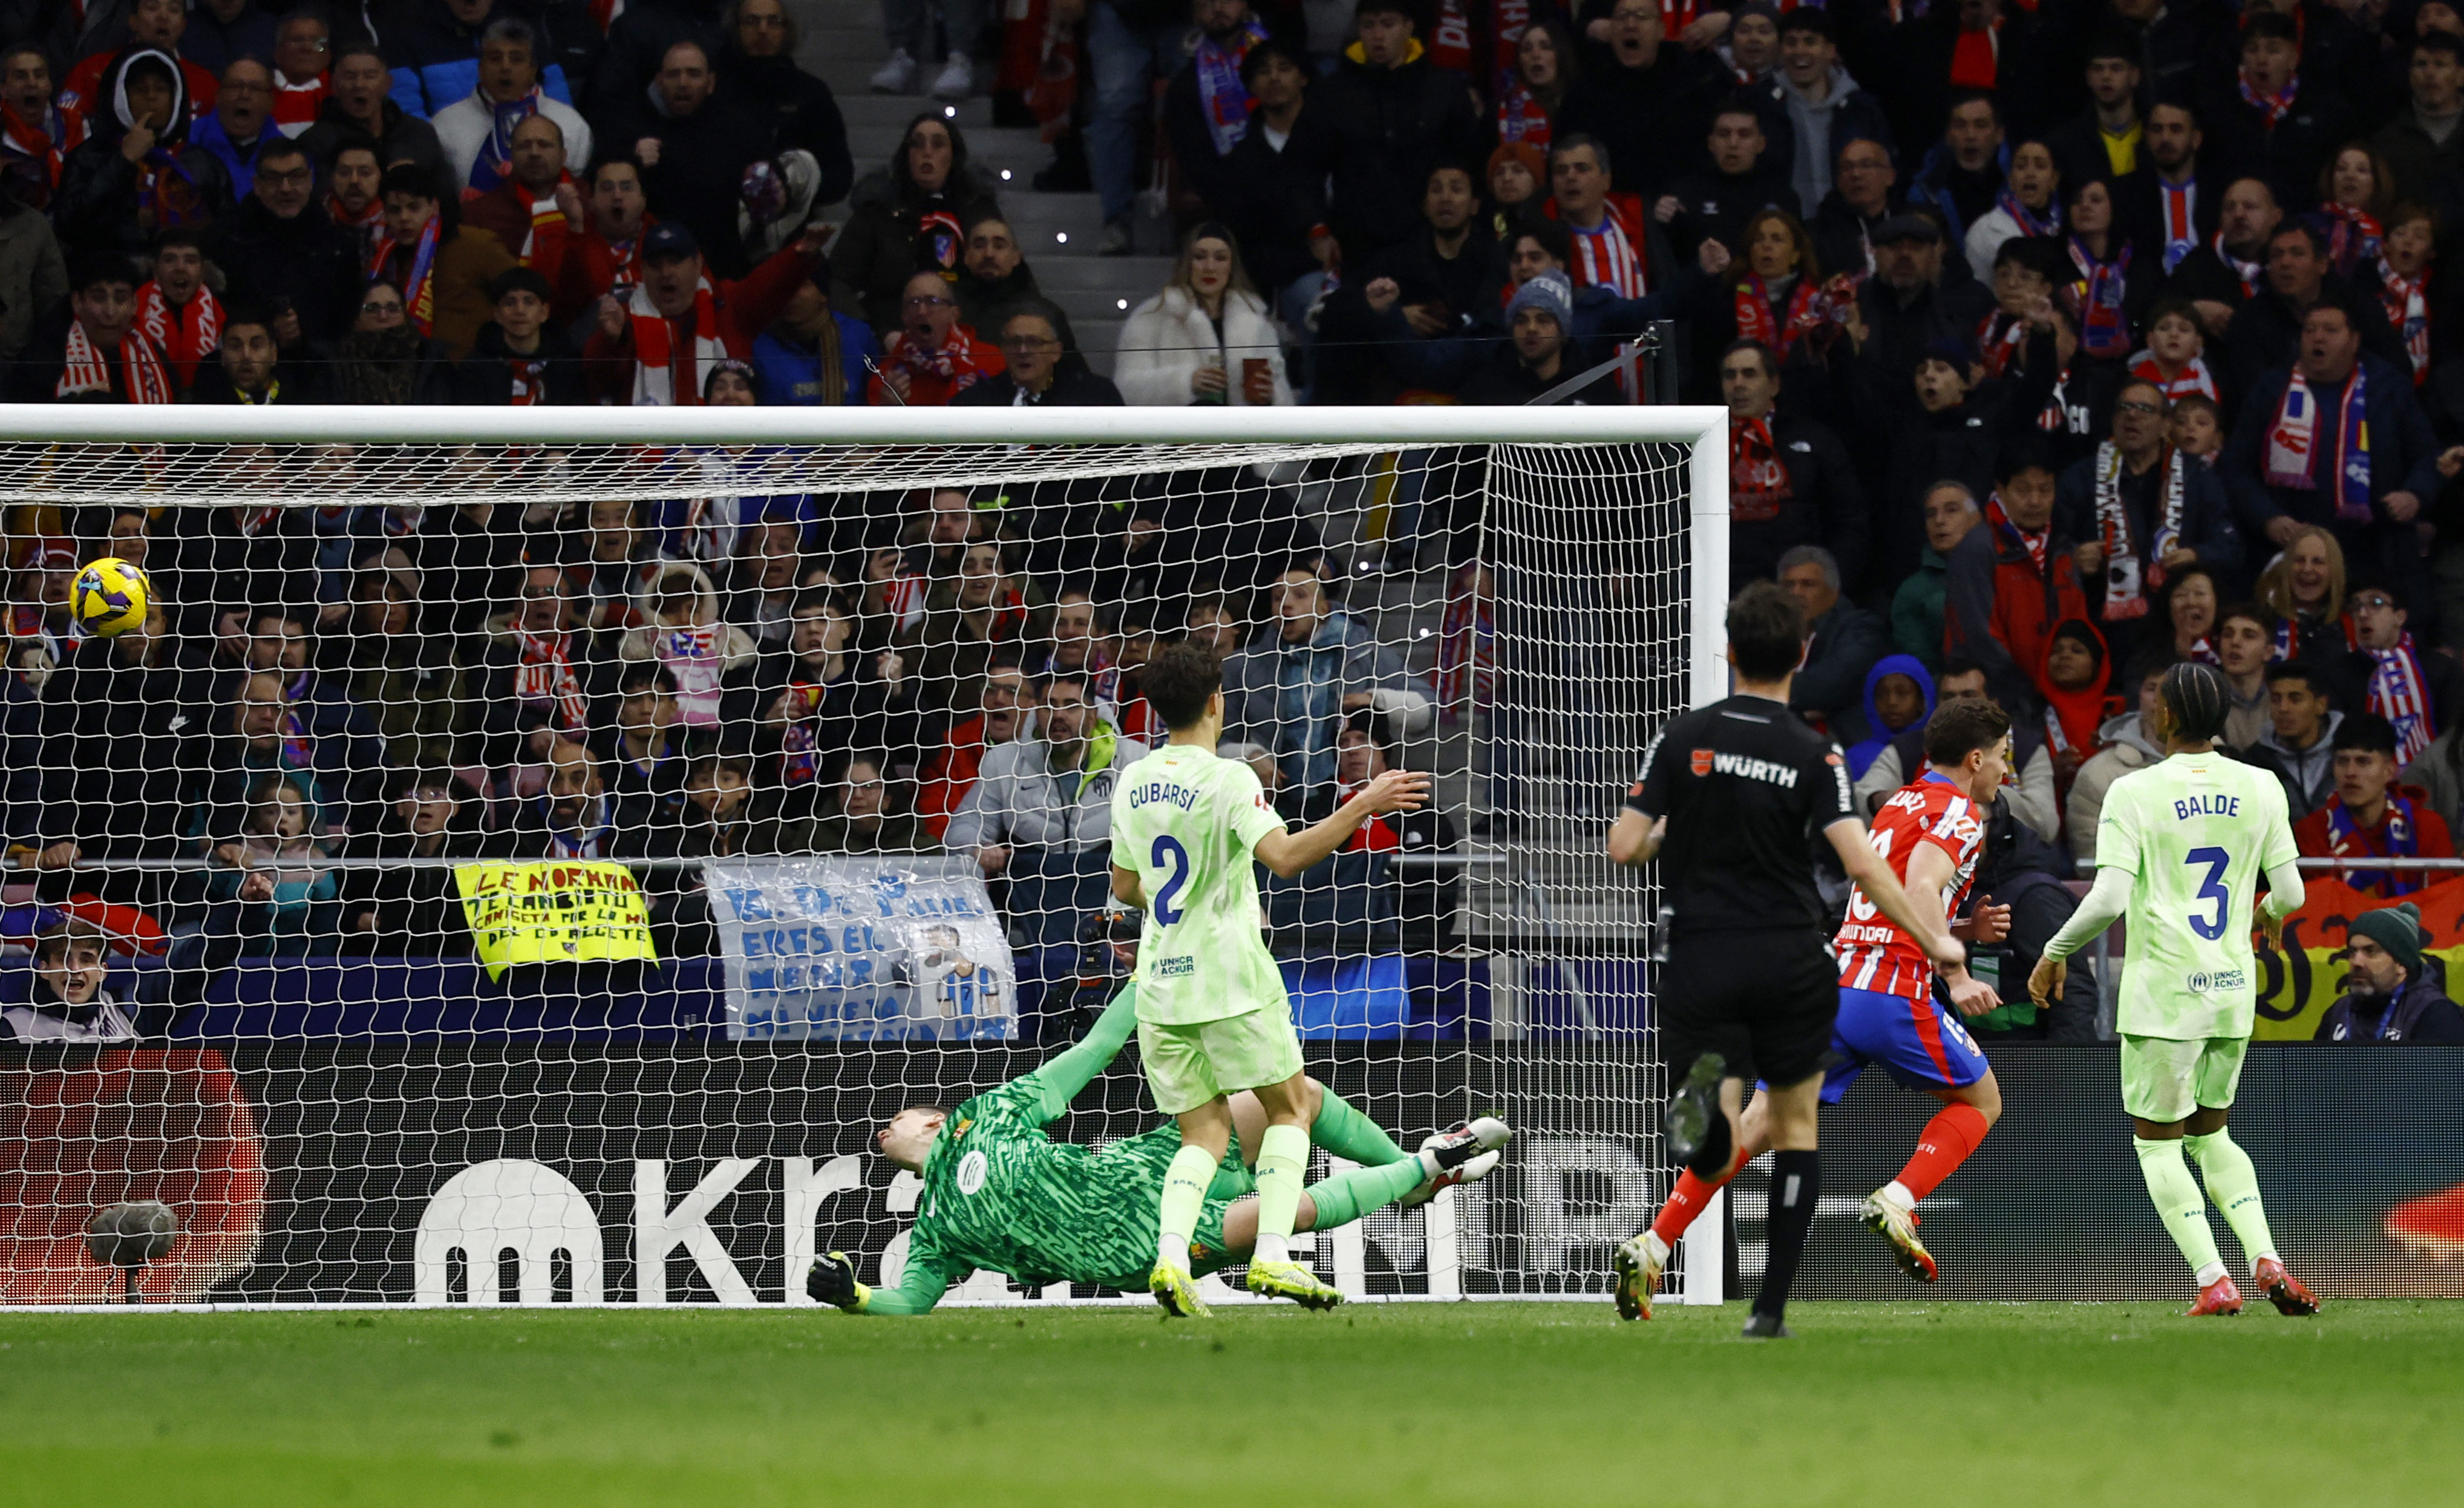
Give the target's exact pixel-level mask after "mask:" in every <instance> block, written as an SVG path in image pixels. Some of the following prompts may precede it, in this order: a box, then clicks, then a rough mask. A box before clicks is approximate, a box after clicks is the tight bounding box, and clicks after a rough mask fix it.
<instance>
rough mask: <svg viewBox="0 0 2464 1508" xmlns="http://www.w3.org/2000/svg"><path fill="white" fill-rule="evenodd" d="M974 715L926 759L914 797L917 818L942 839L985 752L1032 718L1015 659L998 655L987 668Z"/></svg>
mask: <svg viewBox="0 0 2464 1508" xmlns="http://www.w3.org/2000/svg"><path fill="white" fill-rule="evenodd" d="M980 684H981V687H982V690H981V692H980V695H979V700H978V703H977V708H978V710H977V711H976V713H975V715H974V716H972V717H969V718H968V719H967V720H966V721H965V722H962V723H957V724H956V725H954V726H953V727H952V728H951V729H950V732H949V734H948V735H947V737H946V738H945V739H944V741H943V743H942V746H941V747H940V749H939V750H937V751H935V753H934V754H933V755H932V756H931V757H930V758H928V759H927V760H925V762H924V767H923V770H922V772H921V774H920V776H919V778H920V780H921V784H920V786H919V787H918V789H917V792H916V797H915V817H916V820H918V821H920V822H922V823H923V824H924V827H925V829H926V830H927V831H928V832H930V833H931V834H932V835H933V837H934V838H935V839H938V838H940V837H941V836H942V834H943V832H944V831H945V830H946V829H947V828H948V827H949V825H950V815H951V814H952V813H953V812H956V811H957V809H958V804H959V803H960V802H962V801H964V800H965V799H966V798H967V793H968V792H969V791H972V790H974V789H975V786H976V781H977V780H978V779H979V777H980V776H981V773H982V769H983V758H984V754H986V752H988V751H990V750H993V749H998V748H1000V747H1001V745H1003V744H1005V743H1008V742H1009V741H1010V740H1011V739H1013V738H1016V737H1018V736H1019V734H1020V733H1021V732H1023V731H1024V730H1025V729H1026V728H1027V727H1028V726H1029V725H1030V723H1031V722H1032V720H1033V716H1034V713H1033V710H1032V709H1031V708H1030V707H1029V706H1028V705H1027V696H1026V676H1025V674H1024V673H1023V671H1022V670H1020V668H1019V667H1018V663H1017V662H1016V661H1015V660H1008V661H1004V660H1001V659H998V658H996V659H995V660H994V661H993V662H992V664H991V665H990V666H989V667H987V668H986V669H985V671H984V675H983V679H982V682H981V683H980Z"/></svg>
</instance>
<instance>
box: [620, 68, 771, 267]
mask: <svg viewBox="0 0 2464 1508" xmlns="http://www.w3.org/2000/svg"><path fill="white" fill-rule="evenodd" d="M608 131H609V133H610V136H611V138H612V140H613V141H614V142H617V143H621V144H622V145H624V146H626V147H627V148H628V149H629V151H630V153H631V155H632V157H633V160H634V161H635V162H637V163H639V164H641V169H642V191H643V192H644V194H646V195H647V196H648V198H649V206H650V209H651V212H652V213H654V214H656V215H657V216H658V217H659V219H660V221H661V222H662V223H663V224H671V225H677V226H681V227H683V228H684V229H688V230H691V231H692V232H693V239H694V240H695V241H696V242H697V243H699V245H700V246H701V248H702V251H703V253H704V255H706V256H707V257H708V258H709V261H710V266H711V270H712V272H713V273H714V274H715V276H717V277H721V278H740V277H743V276H744V275H745V274H746V273H747V272H748V271H749V270H750V267H751V263H750V261H749V260H748V259H747V257H746V255H745V241H744V237H743V235H742V234H740V233H739V232H738V229H737V216H738V213H739V211H740V210H741V209H743V208H745V205H746V202H747V201H746V198H745V194H746V189H747V180H746V174H745V170H746V169H747V168H748V167H751V166H752V165H753V164H756V163H758V162H767V161H768V160H769V154H770V144H769V140H768V132H767V131H766V130H765V128H764V127H763V126H762V125H761V123H760V122H759V121H757V120H754V119H753V117H752V116H750V115H748V114H746V113H745V112H744V111H743V110H741V109H738V108H737V105H736V104H735V102H734V101H733V100H732V99H730V98H728V96H727V95H726V94H725V93H723V92H722V91H721V90H720V89H719V77H718V75H717V74H716V73H715V71H714V70H713V69H712V67H711V62H710V55H709V53H708V52H706V51H705V50H704V49H703V47H702V46H701V44H700V43H698V42H693V41H680V42H677V43H675V44H674V45H673V46H671V47H670V48H669V49H668V51H667V54H666V55H665V56H664V57H663V58H662V59H661V61H660V64H659V75H658V78H657V81H656V82H655V83H654V84H653V85H652V86H651V88H650V89H649V91H648V92H647V93H645V94H644V95H643V96H642V97H641V98H639V99H637V100H635V101H634V102H633V103H632V105H631V107H630V108H629V109H628V110H627V112H626V113H624V114H623V115H621V116H619V117H617V118H615V119H612V120H610V121H609V122H608Z"/></svg>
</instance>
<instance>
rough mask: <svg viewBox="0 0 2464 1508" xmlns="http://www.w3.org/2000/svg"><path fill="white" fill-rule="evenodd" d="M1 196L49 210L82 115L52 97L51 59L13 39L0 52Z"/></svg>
mask: <svg viewBox="0 0 2464 1508" xmlns="http://www.w3.org/2000/svg"><path fill="white" fill-rule="evenodd" d="M0 108H5V110H6V115H5V116H4V117H0V200H5V201H7V202H8V204H9V205H10V206H11V207H14V208H27V209H35V210H48V209H49V208H51V204H52V195H53V194H54V193H55V191H57V189H58V188H59V186H60V164H61V163H62V161H63V160H64V159H65V158H66V156H67V154H68V153H69V152H71V151H73V150H75V149H76V148H77V146H78V145H79V144H80V143H82V142H84V141H85V136H86V122H85V118H84V117H83V116H81V115H78V114H77V112H76V111H74V110H64V109H61V108H60V107H59V105H58V104H57V103H56V102H55V100H54V98H53V95H52V61H51V57H50V55H48V54H46V53H45V52H44V51H43V49H42V47H41V46H40V45H38V44H36V43H33V42H18V43H15V44H13V45H11V47H9V48H7V49H6V50H5V51H0Z"/></svg>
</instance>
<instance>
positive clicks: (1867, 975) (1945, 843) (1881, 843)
mask: <svg viewBox="0 0 2464 1508" xmlns="http://www.w3.org/2000/svg"><path fill="white" fill-rule="evenodd" d="M1867 836H1868V838H1869V839H1870V840H1871V841H1872V842H1873V844H1874V851H1875V852H1876V853H1879V854H1881V856H1882V861H1883V862H1884V863H1888V864H1889V865H1890V866H1891V873H1892V874H1893V875H1895V876H1897V877H1898V878H1899V881H1900V883H1901V884H1903V885H1905V884H1906V883H1907V878H1908V860H1909V858H1910V856H1912V855H1914V854H1915V853H1916V851H1917V849H1918V848H1920V847H1922V846H1924V845H1925V844H1926V843H1931V844H1932V845H1933V846H1935V847H1936V848H1939V849H1941V850H1942V851H1943V852H1944V853H1947V854H1948V855H1949V856H1950V862H1951V864H1952V865H1953V867H1952V869H1951V875H1950V883H1949V884H1948V885H1944V886H1943V888H1942V909H1943V914H1944V915H1945V916H1953V917H1955V916H1957V915H1958V914H1959V908H1960V907H1961V906H1962V905H1964V904H1966V902H1967V900H1968V887H1969V885H1971V884H1972V883H1974V881H1975V879H1976V856H1977V853H1978V851H1979V850H1980V849H1981V848H1983V846H1984V843H1985V818H1984V814H1983V813H1981V812H1980V811H1978V809H1977V806H1976V802H1975V801H1974V800H1973V799H1971V798H1969V795H1968V793H1967V792H1965V791H1963V790H1961V789H1960V788H1959V786H1958V785H1957V784H1956V783H1955V782H1953V781H1950V780H1946V779H1944V778H1943V777H1942V776H1938V775H1936V774H1934V773H1933V772H1932V771H1930V770H1928V771H1926V772H1925V775H1924V776H1921V777H1920V778H1919V779H1917V780H1916V781H1915V782H1913V783H1912V784H1909V785H1905V786H1903V787H1901V788H1900V790H1899V792H1898V793H1897V794H1896V795H1894V796H1893V797H1892V798H1890V799H1889V800H1888V801H1885V802H1883V803H1882V810H1881V812H1880V813H1879V814H1877V815H1876V817H1875V818H1874V829H1873V831H1872V832H1871V833H1870V834H1868V835H1867ZM1834 951H1837V953H1838V955H1839V982H1840V984H1841V985H1842V986H1844V987H1846V988H1848V989H1852V990H1872V991H1874V992H1876V993H1878V994H1895V995H1898V996H1900V997H1901V998H1903V999H1907V1000H1923V999H1925V998H1927V997H1928V996H1930V995H1931V994H1933V960H1931V959H1929V958H1927V957H1926V956H1925V950H1924V949H1923V948H1921V947H1919V946H1917V941H1916V939H1915V938H1913V937H1910V936H1909V935H1908V934H1907V933H1906V932H1904V931H1903V930H1902V929H1900V925H1899V924H1898V923H1897V922H1894V921H1892V920H1891V919H1890V918H1889V917H1887V916H1884V915H1883V914H1882V912H1881V907H1878V906H1876V905H1875V904H1874V903H1873V902H1871V901H1869V900H1867V899H1866V898H1865V891H1864V887H1863V886H1861V885H1860V886H1858V887H1856V888H1854V889H1852V890H1850V891H1849V892H1848V917H1847V920H1846V921H1844V922H1842V923H1841V924H1840V927H1839V935H1838V937H1837V939H1836V940H1835V948H1834Z"/></svg>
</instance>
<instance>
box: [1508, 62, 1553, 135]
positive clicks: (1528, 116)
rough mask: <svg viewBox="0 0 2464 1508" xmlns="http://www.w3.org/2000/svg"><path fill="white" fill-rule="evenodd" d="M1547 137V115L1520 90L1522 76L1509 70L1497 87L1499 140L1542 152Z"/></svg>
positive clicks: (1530, 96) (1528, 94)
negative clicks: (1517, 143) (1528, 143)
mask: <svg viewBox="0 0 2464 1508" xmlns="http://www.w3.org/2000/svg"><path fill="white" fill-rule="evenodd" d="M1549 137H1550V129H1549V112H1548V111H1547V110H1545V109H1542V108H1541V105H1540V101H1539V100H1538V99H1536V98H1533V97H1532V94H1531V91H1530V90H1529V89H1526V88H1525V87H1523V79H1522V78H1521V76H1518V75H1516V74H1515V73H1514V72H1513V71H1511V70H1508V71H1507V74H1506V76H1505V77H1503V78H1501V79H1499V80H1498V85H1497V139H1498V141H1500V142H1530V143H1531V144H1532V145H1533V146H1536V147H1538V148H1540V149H1541V150H1542V151H1544V152H1545V151H1547V150H1548V149H1549Z"/></svg>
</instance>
